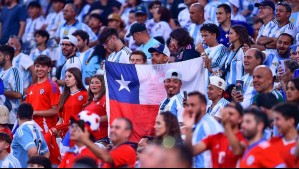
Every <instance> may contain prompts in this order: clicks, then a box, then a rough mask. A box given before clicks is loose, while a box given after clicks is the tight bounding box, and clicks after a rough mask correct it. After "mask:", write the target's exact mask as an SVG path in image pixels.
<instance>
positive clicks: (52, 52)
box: [29, 48, 57, 61]
mask: <svg viewBox="0 0 299 169" xmlns="http://www.w3.org/2000/svg"><path fill="white" fill-rule="evenodd" d="M56 54H57V52H56V50H55V49H52V50H51V49H49V48H46V49H45V50H43V51H40V50H39V49H38V48H34V49H32V50H31V51H30V55H29V56H30V58H31V59H32V60H33V61H35V59H36V58H37V57H38V56H39V55H46V56H48V57H49V58H51V60H52V61H55V60H57V56H55V55H56Z"/></svg>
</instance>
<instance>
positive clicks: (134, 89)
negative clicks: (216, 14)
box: [105, 58, 206, 143]
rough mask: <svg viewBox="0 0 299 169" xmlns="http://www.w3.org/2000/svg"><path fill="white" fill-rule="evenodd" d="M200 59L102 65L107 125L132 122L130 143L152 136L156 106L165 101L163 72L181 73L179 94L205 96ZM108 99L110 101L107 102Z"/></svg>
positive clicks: (156, 111)
mask: <svg viewBox="0 0 299 169" xmlns="http://www.w3.org/2000/svg"><path fill="white" fill-rule="evenodd" d="M202 65H203V60H202V58H196V59H192V60H188V61H184V62H178V63H169V64H161V65H134V64H121V63H115V62H108V61H106V62H105V69H106V74H105V75H106V78H105V79H106V91H107V94H106V96H107V115H108V119H109V121H110V123H112V122H113V120H114V119H115V118H118V117H126V118H128V119H130V120H131V121H132V123H133V128H134V130H133V135H132V136H131V138H130V141H132V142H136V143H138V142H139V140H140V139H141V138H142V136H145V135H147V136H148V135H153V134H154V129H153V127H154V124H155V118H156V116H157V114H158V111H159V105H160V103H161V101H162V100H163V99H165V98H166V91H165V89H164V83H163V82H164V76H165V72H166V71H167V70H169V69H177V70H179V71H180V72H181V73H182V78H183V80H182V83H183V86H182V88H181V92H183V91H187V92H191V91H195V90H196V91H200V92H203V93H206V85H205V84H206V83H205V74H204V68H203V66H202ZM108 100H109V101H108Z"/></svg>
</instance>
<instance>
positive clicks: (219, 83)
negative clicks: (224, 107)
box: [210, 76, 226, 91]
mask: <svg viewBox="0 0 299 169" xmlns="http://www.w3.org/2000/svg"><path fill="white" fill-rule="evenodd" d="M210 84H211V85H214V86H216V87H219V88H220V89H222V90H224V91H225V89H226V83H225V81H224V80H223V79H222V78H221V77H218V76H211V77H210Z"/></svg>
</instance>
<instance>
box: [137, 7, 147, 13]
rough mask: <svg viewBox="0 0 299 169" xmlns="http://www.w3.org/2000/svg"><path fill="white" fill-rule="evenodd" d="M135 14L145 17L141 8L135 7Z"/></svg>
mask: <svg viewBox="0 0 299 169" xmlns="http://www.w3.org/2000/svg"><path fill="white" fill-rule="evenodd" d="M135 14H137V15H138V14H141V15H146V14H147V13H146V9H145V8H144V7H143V6H137V7H136V8H135Z"/></svg>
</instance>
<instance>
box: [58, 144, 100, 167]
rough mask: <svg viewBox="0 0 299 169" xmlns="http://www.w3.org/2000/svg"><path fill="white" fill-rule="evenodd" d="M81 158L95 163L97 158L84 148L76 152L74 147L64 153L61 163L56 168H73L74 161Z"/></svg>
mask: <svg viewBox="0 0 299 169" xmlns="http://www.w3.org/2000/svg"><path fill="white" fill-rule="evenodd" d="M82 157H90V158H92V159H94V160H96V161H98V158H97V157H96V156H95V155H94V154H93V153H92V152H91V151H90V150H89V149H88V148H86V147H82V148H81V149H80V150H78V149H77V150H76V149H75V148H74V147H73V148H71V149H70V150H69V151H68V152H66V153H65V155H64V157H63V159H62V161H61V163H60V164H59V166H58V168H73V164H74V162H75V160H77V159H80V158H82Z"/></svg>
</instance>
